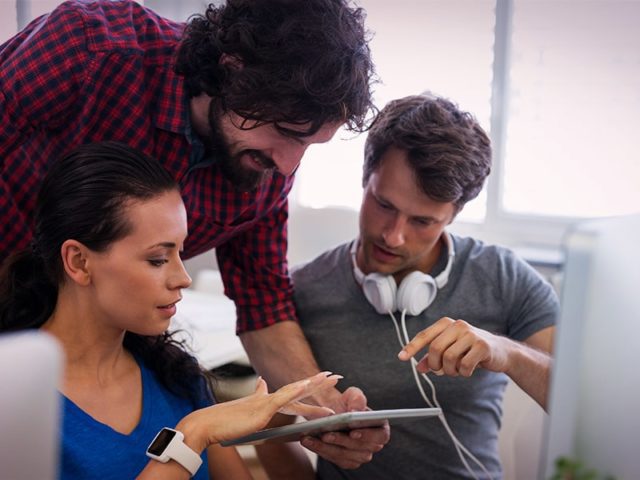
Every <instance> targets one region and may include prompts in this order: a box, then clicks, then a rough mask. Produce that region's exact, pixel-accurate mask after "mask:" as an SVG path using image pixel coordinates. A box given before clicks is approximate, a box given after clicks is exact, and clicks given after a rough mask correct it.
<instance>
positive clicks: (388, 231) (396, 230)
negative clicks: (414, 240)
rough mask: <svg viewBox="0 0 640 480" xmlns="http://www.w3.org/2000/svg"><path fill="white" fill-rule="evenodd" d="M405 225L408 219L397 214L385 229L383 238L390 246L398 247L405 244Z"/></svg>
mask: <svg viewBox="0 0 640 480" xmlns="http://www.w3.org/2000/svg"><path fill="white" fill-rule="evenodd" d="M405 225H406V221H405V220H404V219H402V218H400V216H395V217H394V218H393V219H391V220H390V221H389V223H388V224H387V225H386V227H385V229H384V231H383V232H382V238H383V240H384V242H385V243H386V244H387V246H388V247H390V248H396V247H400V246H402V245H403V244H404V242H405V232H404V229H405Z"/></svg>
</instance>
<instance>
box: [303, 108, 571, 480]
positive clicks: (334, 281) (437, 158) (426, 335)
mask: <svg viewBox="0 0 640 480" xmlns="http://www.w3.org/2000/svg"><path fill="white" fill-rule="evenodd" d="M490 166H491V147H490V141H489V139H488V137H487V135H486V133H485V132H484V131H483V130H482V128H481V127H480V126H479V125H478V123H477V121H476V120H475V119H474V118H473V117H472V116H471V115H470V114H468V113H466V112H462V111H460V110H459V109H458V108H457V106H456V105H454V104H453V103H451V102H450V101H448V100H446V99H443V98H437V97H433V96H431V95H418V96H411V97H406V98H403V99H400V100H396V101H393V102H391V103H390V104H389V105H387V106H386V107H385V108H384V109H383V110H382V111H381V112H380V114H379V116H378V118H377V119H376V121H375V122H374V124H373V126H372V128H371V130H370V132H369V135H368V137H367V142H366V147H365V163H364V174H363V186H364V193H363V200H362V207H361V210H360V234H359V237H358V238H357V239H355V240H354V241H353V242H350V243H348V244H344V245H341V246H338V247H337V248H335V249H333V250H331V251H328V252H326V253H324V254H322V255H320V256H319V257H318V258H316V259H315V260H313V261H312V262H310V263H308V264H306V265H303V266H301V267H299V268H297V269H295V270H294V272H293V281H294V291H295V303H296V308H297V311H298V315H299V318H300V322H301V326H302V328H303V331H304V333H305V335H306V337H307V339H308V341H309V343H310V345H311V348H312V350H313V353H314V354H315V357H316V359H317V361H318V364H319V366H320V368H322V369H326V370H330V371H335V372H340V373H341V374H342V375H344V377H345V379H344V381H343V382H341V383H343V385H342V387H343V388H347V387H350V386H355V387H358V388H360V389H362V390H363V391H364V393H365V395H366V397H367V401H368V407H370V408H372V409H386V408H416V407H426V406H429V405H439V406H441V408H442V410H443V416H442V417H440V418H439V419H437V418H430V419H427V420H419V421H414V422H410V423H407V422H404V423H398V424H396V425H393V427H392V434H391V440H390V442H389V443H388V444H387V445H386V446H385V448H383V449H382V450H381V451H380V452H378V453H377V454H375V455H374V457H373V461H371V462H370V463H367V464H365V465H363V466H361V467H360V468H358V469H355V470H345V469H341V468H339V467H338V466H336V465H335V464H332V463H330V462H328V461H326V460H324V459H320V460H319V463H318V477H319V478H321V479H366V480H375V479H405V478H428V479H451V478H474V477H475V478H493V479H497V478H501V476H502V472H501V467H500V461H499V458H498V452H497V437H498V431H499V428H500V418H501V414H502V407H501V403H502V397H503V393H504V389H505V386H506V384H507V376H509V377H511V379H512V380H514V381H515V382H516V383H517V384H518V385H520V387H521V388H523V390H524V391H526V392H527V393H528V394H529V395H530V396H531V397H532V398H534V399H535V400H536V401H537V402H538V403H539V404H540V405H542V406H543V407H545V403H546V397H547V388H548V380H549V374H550V368H551V357H550V352H551V347H552V343H553V333H554V328H555V327H554V325H555V322H556V317H557V315H558V309H559V305H558V299H557V297H556V295H555V293H554V291H553V289H552V288H551V286H550V285H549V284H548V283H547V282H545V281H544V280H543V279H542V278H541V277H540V276H539V275H538V274H537V273H536V272H535V271H534V270H533V269H532V268H531V267H530V266H529V265H527V264H526V263H525V262H524V261H522V260H521V259H519V258H518V257H517V256H516V255H515V254H514V253H512V252H511V251H509V250H508V249H505V248H501V247H497V246H488V245H485V244H483V243H482V242H480V241H478V240H475V239H472V238H463V237H459V236H456V235H451V234H449V233H448V232H447V231H445V227H446V226H447V225H448V224H450V223H451V222H452V221H453V219H454V218H455V216H456V214H457V213H458V212H460V210H461V209H462V207H463V206H464V205H465V203H466V202H468V201H469V200H471V199H473V198H475V197H476V196H477V195H478V193H479V192H480V190H481V189H482V186H483V184H484V181H485V179H486V177H487V175H488V174H489V172H490ZM412 339H413V340H412ZM407 342H410V343H409V344H408V345H407V346H406V347H404V348H402V347H401V344H402V345H405V344H407ZM425 347H428V349H426V348H425ZM401 348H402V351H401ZM399 351H400V352H401V353H400V354H398V352H399ZM427 351H428V354H426V355H425V352H427ZM414 355H415V356H416V360H419V363H418V364H417V366H416V362H415V361H414V360H413V359H412V357H413V356H414ZM409 360H410V361H411V362H408V361H409ZM412 363H413V365H414V367H412ZM421 373H422V374H423V375H420V374H421ZM421 377H426V378H421ZM429 381H430V383H432V386H430V385H429ZM418 383H420V387H421V388H423V390H424V394H421V392H420V390H419V387H418ZM448 430H449V431H450V434H449V433H448ZM312 442H313V439H309V438H307V439H304V440H303V445H308V446H313V444H312Z"/></svg>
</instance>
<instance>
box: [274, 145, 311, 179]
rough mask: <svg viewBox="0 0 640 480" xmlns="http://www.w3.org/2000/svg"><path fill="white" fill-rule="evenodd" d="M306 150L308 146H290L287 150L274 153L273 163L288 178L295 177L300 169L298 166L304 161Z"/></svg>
mask: <svg viewBox="0 0 640 480" xmlns="http://www.w3.org/2000/svg"><path fill="white" fill-rule="evenodd" d="M306 149H307V147H306V145H304V146H303V145H291V146H288V147H287V148H286V150H283V151H281V152H278V153H274V155H273V156H272V157H271V159H272V160H273V163H275V164H276V167H277V168H278V171H279V172H280V173H281V174H282V175H284V176H286V177H288V176H290V175H293V173H294V172H295V171H296V169H297V168H298V165H300V161H301V160H302V157H303V156H304V152H305V150H306Z"/></svg>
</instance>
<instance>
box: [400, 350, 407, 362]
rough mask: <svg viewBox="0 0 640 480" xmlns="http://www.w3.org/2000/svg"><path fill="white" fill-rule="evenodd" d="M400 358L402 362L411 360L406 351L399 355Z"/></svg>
mask: <svg viewBox="0 0 640 480" xmlns="http://www.w3.org/2000/svg"><path fill="white" fill-rule="evenodd" d="M398 358H399V359H400V360H408V359H409V354H408V353H407V352H405V351H404V350H400V353H399V354H398Z"/></svg>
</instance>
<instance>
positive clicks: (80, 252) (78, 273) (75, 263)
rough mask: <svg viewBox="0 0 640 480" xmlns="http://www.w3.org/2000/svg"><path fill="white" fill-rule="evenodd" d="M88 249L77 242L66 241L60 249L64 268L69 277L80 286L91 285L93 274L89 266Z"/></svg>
mask: <svg viewBox="0 0 640 480" xmlns="http://www.w3.org/2000/svg"><path fill="white" fill-rule="evenodd" d="M87 252H88V248H87V247H85V246H84V245H83V244H82V243H80V242H78V241H77V240H65V241H64V243H63V244H62V246H61V247H60V256H61V257H62V266H63V267H64V271H65V273H66V274H67V276H68V277H69V278H70V279H71V280H72V281H74V282H75V283H77V284H78V285H82V286H86V285H89V283H91V274H90V273H89V269H88V265H87Z"/></svg>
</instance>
